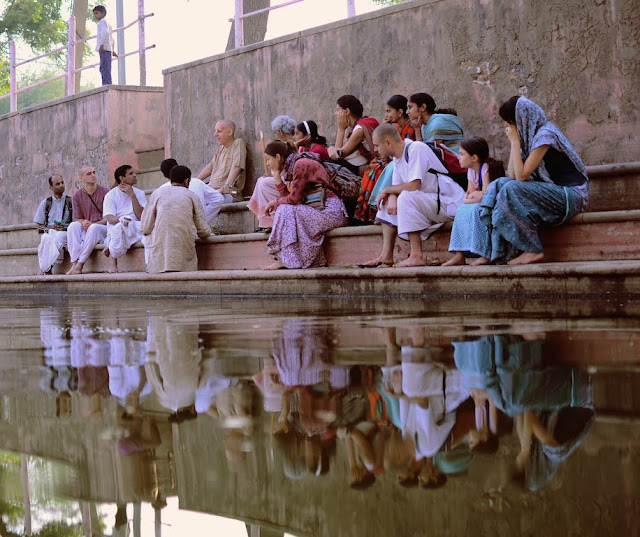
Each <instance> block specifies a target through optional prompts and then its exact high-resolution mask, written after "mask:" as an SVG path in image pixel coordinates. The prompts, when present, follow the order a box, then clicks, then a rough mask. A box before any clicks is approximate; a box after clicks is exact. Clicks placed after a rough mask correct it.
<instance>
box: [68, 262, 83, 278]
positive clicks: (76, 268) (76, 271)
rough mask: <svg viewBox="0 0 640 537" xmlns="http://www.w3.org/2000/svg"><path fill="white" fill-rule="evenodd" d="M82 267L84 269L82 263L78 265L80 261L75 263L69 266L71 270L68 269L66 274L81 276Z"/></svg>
mask: <svg viewBox="0 0 640 537" xmlns="http://www.w3.org/2000/svg"><path fill="white" fill-rule="evenodd" d="M83 267H84V263H80V261H76V262H75V263H74V264H73V265H72V266H71V269H69V271H68V272H67V275H73V274H82V268H83Z"/></svg>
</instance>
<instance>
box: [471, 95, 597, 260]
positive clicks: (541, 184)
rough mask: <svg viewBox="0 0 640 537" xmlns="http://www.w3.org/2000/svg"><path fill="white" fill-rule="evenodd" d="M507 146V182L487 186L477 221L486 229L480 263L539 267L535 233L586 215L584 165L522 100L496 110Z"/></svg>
mask: <svg viewBox="0 0 640 537" xmlns="http://www.w3.org/2000/svg"><path fill="white" fill-rule="evenodd" d="M499 113H500V117H502V119H503V120H504V121H505V122H506V127H505V132H506V134H507V137H508V138H509V142H510V143H511V152H510V155H509V165H508V173H509V177H508V178H507V177H503V178H500V179H498V180H496V181H494V182H492V183H491V185H489V187H488V189H487V192H486V194H485V195H484V197H483V199H482V202H481V204H480V205H481V208H480V218H481V219H482V221H483V222H484V223H485V225H486V226H487V237H486V238H487V240H488V244H487V246H488V248H487V252H490V256H491V257H490V259H487V258H483V261H484V262H485V263H489V262H492V261H493V262H505V261H508V262H509V264H510V265H525V264H529V263H537V262H540V261H542V259H543V258H544V254H543V252H542V244H541V242H540V238H539V237H538V229H539V228H540V227H545V226H558V225H560V224H563V223H565V222H566V221H567V220H569V219H570V218H571V217H573V216H574V215H576V214H578V213H580V212H583V211H585V210H586V208H587V205H588V203H589V181H588V178H587V171H586V168H585V165H584V163H583V162H582V160H581V159H580V157H579V156H578V154H577V153H576V151H575V150H574V148H573V147H572V145H571V143H570V142H569V140H568V139H567V138H566V136H565V135H564V134H562V132H561V131H560V129H558V128H557V127H556V126H555V125H553V124H552V123H551V122H550V121H548V120H547V117H546V115H545V113H544V112H543V110H542V108H540V107H539V106H538V105H537V104H535V103H534V102H532V101H530V100H529V99H526V98H524V97H517V96H516V97H512V98H511V99H509V100H508V101H507V102H505V103H504V104H503V105H502V106H501V107H500V112H499Z"/></svg>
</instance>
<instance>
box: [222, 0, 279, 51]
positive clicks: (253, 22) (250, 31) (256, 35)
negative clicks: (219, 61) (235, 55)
mask: <svg viewBox="0 0 640 537" xmlns="http://www.w3.org/2000/svg"><path fill="white" fill-rule="evenodd" d="M269 6H271V0H244V3H243V7H242V9H243V12H244V13H251V12H252V11H256V10H258V9H264V8H265V7H269ZM268 20H269V12H266V13H261V14H260V15H254V16H253V17H249V18H248V19H244V44H245V45H251V44H252V43H259V42H260V41H264V36H265V35H266V34H267V21H268ZM234 34H235V23H231V30H230V32H229V39H228V40H227V50H233V49H234V48H236V47H235V38H234Z"/></svg>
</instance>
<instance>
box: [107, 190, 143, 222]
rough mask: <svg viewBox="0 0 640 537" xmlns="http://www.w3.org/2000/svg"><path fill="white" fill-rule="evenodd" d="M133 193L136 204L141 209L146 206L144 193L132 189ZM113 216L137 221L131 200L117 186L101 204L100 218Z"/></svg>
mask: <svg viewBox="0 0 640 537" xmlns="http://www.w3.org/2000/svg"><path fill="white" fill-rule="evenodd" d="M133 192H134V193H135V195H136V198H137V199H138V203H139V204H140V206H141V207H144V206H145V205H146V204H147V198H146V197H145V195H144V192H143V191H142V190H140V189H139V188H136V187H133ZM108 214H110V215H111V216H115V217H116V218H120V217H121V216H128V217H129V218H131V220H133V221H138V217H137V216H136V215H135V213H134V212H133V202H132V201H131V198H130V197H129V196H128V195H127V194H125V193H124V192H123V191H122V190H120V188H118V187H117V186H115V187H113V188H112V189H111V190H109V192H108V193H107V195H106V196H105V197H104V203H103V204H102V216H107V215H108Z"/></svg>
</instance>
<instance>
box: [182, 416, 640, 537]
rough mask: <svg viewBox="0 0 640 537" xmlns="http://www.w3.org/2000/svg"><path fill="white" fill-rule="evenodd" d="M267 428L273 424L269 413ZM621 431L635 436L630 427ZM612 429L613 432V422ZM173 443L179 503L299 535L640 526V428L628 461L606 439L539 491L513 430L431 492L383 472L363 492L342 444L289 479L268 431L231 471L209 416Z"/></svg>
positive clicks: (561, 532)
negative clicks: (516, 473) (315, 467)
mask: <svg viewBox="0 0 640 537" xmlns="http://www.w3.org/2000/svg"><path fill="white" fill-rule="evenodd" d="M262 426H263V430H268V420H265V422H264V423H263V424H262ZM620 428H621V426H618V427H617V429H620ZM599 429H600V424H596V426H595V428H594V431H593V434H594V435H595V436H596V437H598V436H601V435H600V434H599ZM622 429H623V430H624V433H623V434H626V435H628V430H627V426H626V425H625V426H622ZM606 434H611V428H610V427H608V428H607V429H606ZM175 441H176V465H177V473H178V481H179V484H178V490H179V497H180V507H181V508H183V509H189V510H196V511H203V512H209V513H214V514H217V515H222V516H230V517H236V518H242V519H244V520H248V521H251V522H254V523H259V524H263V525H265V526H277V527H280V528H283V529H286V530H287V531H289V532H291V533H293V534H296V535H301V536H302V535H313V536H314V537H316V536H317V537H321V536H327V537H328V536H331V537H341V536H347V535H348V536H351V535H427V534H445V533H446V534H447V535H477V536H484V535H491V536H495V537H502V536H504V537H510V536H512V535H522V534H537V535H549V536H554V537H555V536H558V537H560V536H562V537H564V536H565V535H568V534H570V533H571V534H573V533H574V532H575V534H584V535H617V532H618V531H623V532H624V533H625V534H629V535H632V534H633V535H635V534H638V531H639V530H640V522H638V520H637V517H636V516H635V512H636V510H635V508H634V505H635V499H636V498H637V497H638V495H639V494H640V481H639V480H638V479H637V477H633V476H637V475H638V471H640V459H639V458H638V455H640V442H638V436H637V435H635V441H633V440H632V439H629V440H628V443H627V444H626V449H628V450H629V456H628V457H625V459H624V460H623V461H622V462H620V460H619V455H618V452H617V448H614V449H612V448H610V447H606V440H605V446H604V447H601V448H600V455H599V458H596V457H594V456H592V454H593V452H587V451H586V450H584V449H580V450H578V452H577V453H576V454H575V455H574V456H573V457H572V458H570V459H569V461H568V462H567V464H566V465H565V466H564V467H563V468H562V469H561V470H560V471H559V474H558V476H557V477H556V479H555V480H554V481H553V482H552V484H551V485H550V486H549V487H547V488H545V489H544V490H543V491H541V492H540V493H539V494H537V495H534V493H530V492H525V491H523V489H522V488H520V487H517V486H515V485H512V484H511V483H510V480H509V478H508V475H509V468H510V466H511V463H512V461H513V460H514V457H515V454H516V453H517V450H518V447H519V446H518V443H517V440H516V438H515V436H510V437H507V438H506V439H504V440H503V442H502V444H501V448H500V451H499V454H498V455H496V456H495V457H488V456H477V457H476V459H475V460H474V461H473V462H472V464H471V468H470V471H469V474H468V475H467V476H459V477H451V478H449V481H448V483H447V484H446V485H445V487H444V488H442V489H438V490H433V491H425V490H421V489H406V488H403V487H401V486H399V485H398V484H396V483H395V480H394V479H393V477H392V476H389V475H383V476H379V477H378V480H377V482H376V483H375V484H374V485H373V486H372V487H371V488H370V489H367V490H365V491H355V490H351V489H349V487H348V486H347V467H346V461H345V455H344V447H343V446H341V445H339V446H338V450H337V456H336V459H335V460H334V461H332V468H331V471H330V473H329V474H328V475H326V476H322V477H319V478H316V477H305V478H302V479H300V480H297V481H291V480H288V479H285V478H284V476H283V473H282V472H283V470H282V459H281V457H280V453H279V452H278V451H277V449H276V450H275V451H274V456H273V457H274V458H273V463H271V460H272V458H271V451H270V444H269V440H268V439H266V440H265V441H264V444H263V445H262V446H260V445H258V449H263V450H264V451H262V452H258V454H257V459H258V460H257V462H256V463H254V464H253V465H252V467H251V468H250V469H249V470H248V471H247V474H246V475H238V474H236V473H232V472H229V470H228V469H227V463H226V460H225V453H224V445H223V437H222V433H221V431H220V430H219V429H218V428H217V427H212V424H211V420H210V419H209V418H206V419H198V420H197V421H194V422H186V423H183V424H180V426H179V434H178V435H176V440H175ZM616 444H617V445H619V444H618V443H617V442H616ZM586 483H588V486H585V484H586ZM621 483H624V487H622V486H621V485H620V484H621ZM505 484H506V485H505ZM500 488H504V490H503V491H500V490H499V489H500ZM534 496H535V500H534ZM594 505H597V506H598V508H597V509H593V507H592V506H594ZM610 521H616V522H615V523H610ZM623 528H624V529H623ZM634 528H635V530H634Z"/></svg>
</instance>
